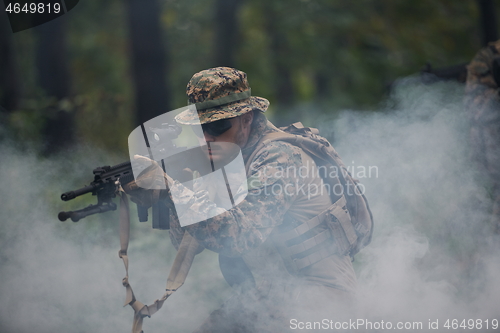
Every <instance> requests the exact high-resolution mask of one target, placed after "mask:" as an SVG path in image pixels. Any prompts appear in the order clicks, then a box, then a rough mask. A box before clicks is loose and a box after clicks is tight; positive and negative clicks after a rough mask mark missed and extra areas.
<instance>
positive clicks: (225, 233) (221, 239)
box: [171, 142, 302, 256]
mask: <svg viewBox="0 0 500 333" xmlns="http://www.w3.org/2000/svg"><path fill="white" fill-rule="evenodd" d="M266 148H267V149H265V150H263V151H262V152H261V153H259V154H258V155H257V156H256V157H255V159H254V161H253V162H252V167H251V173H250V177H249V181H248V195H247V197H246V199H245V200H244V201H242V202H241V203H240V204H238V205H237V206H236V207H233V208H232V209H230V210H227V211H225V212H223V213H221V214H220V215H217V216H215V217H213V218H210V219H208V220H206V221H202V222H199V223H195V224H192V225H189V226H186V227H183V228H182V229H184V230H186V231H188V232H189V233H190V234H191V235H192V236H193V237H194V238H196V239H197V240H198V242H199V243H200V244H201V245H203V246H204V247H205V248H207V249H210V250H212V251H215V252H218V253H221V254H223V255H225V256H240V255H242V254H243V253H245V252H247V251H249V250H251V249H253V248H255V247H257V246H259V245H260V244H262V243H263V242H264V241H265V240H266V239H267V237H268V236H269V234H270V233H271V231H272V229H273V228H274V227H275V226H277V225H279V224H281V223H282V221H283V216H284V214H285V213H286V211H287V210H288V208H289V207H290V205H292V203H293V200H294V198H295V197H296V192H297V191H296V187H297V186H300V185H301V179H300V177H297V175H296V174H295V173H294V172H293V170H298V168H299V167H300V166H301V165H302V158H301V154H300V149H299V148H297V147H294V146H292V145H290V144H287V143H283V142H273V143H271V144H270V145H269V146H268V147H266ZM286 170H289V171H290V170H291V172H288V173H287V172H284V171H286ZM171 191H182V197H183V198H184V199H185V204H186V205H187V206H188V207H187V209H186V211H185V213H184V214H199V213H202V214H205V213H206V212H205V211H207V212H208V210H209V209H214V208H215V207H214V205H215V204H214V203H213V202H211V201H210V200H209V199H208V193H206V192H205V191H200V192H193V191H190V190H189V189H187V188H185V187H184V186H182V185H181V184H179V183H176V184H175V185H174V186H173V187H172V188H171ZM204 192H205V193H204ZM173 227H174V230H173V232H171V236H173V237H174V239H175V238H176V237H175V235H176V234H179V232H178V230H179V226H178V222H177V221H176V222H174V225H173Z"/></svg>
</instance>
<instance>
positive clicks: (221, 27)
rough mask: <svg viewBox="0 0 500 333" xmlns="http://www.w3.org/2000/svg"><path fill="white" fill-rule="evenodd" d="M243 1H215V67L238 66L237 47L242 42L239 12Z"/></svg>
mask: <svg viewBox="0 0 500 333" xmlns="http://www.w3.org/2000/svg"><path fill="white" fill-rule="evenodd" d="M242 3H243V0H217V1H216V2H215V15H214V18H215V21H214V54H215V63H214V67H216V66H227V67H236V62H235V59H234V57H235V49H236V48H237V46H238V45H239V44H240V40H239V19H238V13H239V8H240V7H241V4H242Z"/></svg>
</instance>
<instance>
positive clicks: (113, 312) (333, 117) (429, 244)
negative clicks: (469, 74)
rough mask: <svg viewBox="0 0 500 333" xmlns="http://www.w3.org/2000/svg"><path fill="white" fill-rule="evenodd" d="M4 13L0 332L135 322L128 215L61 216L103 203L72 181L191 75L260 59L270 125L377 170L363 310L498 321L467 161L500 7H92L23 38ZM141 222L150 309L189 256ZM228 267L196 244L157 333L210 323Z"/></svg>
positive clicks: (486, 2)
mask: <svg viewBox="0 0 500 333" xmlns="http://www.w3.org/2000/svg"><path fill="white" fill-rule="evenodd" d="M0 10H1V11H2V13H0V107H1V108H0V175H1V181H2V186H1V187H0V199H1V200H0V212H1V217H0V219H1V221H0V222H1V223H0V245H1V246H2V247H1V250H0V278H1V280H2V284H1V285H0V298H1V299H2V300H3V303H2V305H0V331H1V332H2V333H3V332H9V333H10V332H15V333H19V332H30V331H32V330H33V327H36V328H37V331H38V332H53V331H68V332H69V331H71V332H77V331H81V332H87V331H90V330H93V331H96V332H109V331H117V330H121V331H125V330H126V329H127V330H128V329H129V326H128V325H129V323H130V321H131V310H130V309H126V310H123V309H120V305H122V297H123V290H121V289H123V288H122V286H121V283H120V281H121V279H122V277H123V274H124V272H123V267H122V264H121V262H120V261H119V259H118V258H117V256H116V250H117V249H118V248H119V242H118V230H117V229H118V228H117V223H116V222H117V214H114V213H106V214H99V215H95V216H92V217H87V218H86V219H84V220H83V221H81V222H79V223H77V224H73V223H68V222H65V223H61V222H59V221H58V220H57V213H58V211H61V210H74V209H79V208H83V207H85V206H86V205H89V204H91V203H95V197H92V196H90V195H86V196H83V197H81V198H78V199H77V200H72V201H70V202H62V201H61V200H60V194H61V193H63V192H65V191H68V190H73V189H76V188H80V187H82V186H84V185H87V184H88V183H89V182H90V181H91V180H92V179H93V175H92V173H91V171H92V169H93V168H95V167H97V166H102V165H114V164H117V163H120V162H123V161H124V160H126V159H127V158H128V147H127V137H128V135H129V133H130V132H131V131H132V130H133V129H134V128H135V127H136V126H138V125H139V124H140V123H142V122H144V121H146V120H149V119H151V118H153V117H155V116H157V115H159V114H162V113H165V112H167V111H169V110H172V109H175V108H178V107H181V106H184V105H186V96H185V86H186V84H187V82H188V81H189V79H190V78H191V76H192V75H193V74H194V73H196V72H198V71H200V70H203V69H206V68H210V67H214V66H232V67H236V68H238V69H240V70H243V71H245V72H246V73H247V74H248V78H249V82H250V86H251V87H252V94H253V95H256V96H262V97H265V98H267V99H269V100H270V102H271V107H270V109H269V110H268V112H266V115H267V116H268V117H269V119H271V120H272V121H273V122H274V123H275V124H277V125H288V124H289V123H292V122H295V121H302V122H303V123H304V124H305V125H307V126H312V127H319V128H320V130H321V133H322V134H323V135H325V136H326V137H327V138H328V139H329V140H330V141H331V142H332V143H333V144H334V146H335V147H336V149H337V150H338V151H339V153H340V155H341V156H342V157H343V158H344V162H345V163H346V164H347V166H348V167H353V168H354V167H355V166H376V167H377V170H378V171H379V172H380V175H379V174H378V173H377V175H376V177H375V176H374V177H371V178H370V177H367V178H364V179H361V180H362V183H363V184H365V185H366V189H367V197H368V199H369V201H370V204H371V207H372V210H373V212H374V216H375V222H376V223H375V233H374V238H373V242H372V244H371V245H370V246H368V247H367V248H365V249H364V250H363V251H361V252H360V254H359V255H357V256H356V260H355V263H354V265H355V269H356V272H357V274H358V277H359V286H360V294H361V295H362V299H363V304H362V305H363V309H361V312H360V313H362V314H364V315H365V314H366V316H367V318H370V319H371V318H374V320H380V319H384V320H391V319H392V320H394V321H395V320H403V319H407V318H411V319H414V320H419V321H424V322H426V323H427V320H431V319H432V320H434V319H437V318H439V319H440V320H441V319H442V320H443V321H441V323H444V320H445V319H446V318H453V316H455V318H459V319H469V318H471V319H478V318H480V317H481V318H483V319H486V318H489V319H493V318H496V319H500V317H499V316H498V310H497V309H498V299H500V287H499V285H498V283H497V280H498V278H497V277H498V275H499V274H500V266H499V263H500V260H499V257H498V253H500V251H498V244H500V242H498V236H495V235H494V234H493V233H492V232H491V231H492V228H491V227H492V226H491V224H490V220H491V215H492V214H491V212H492V201H493V200H492V199H493V184H492V181H491V179H489V178H488V177H487V176H486V175H485V174H484V173H483V174H481V171H479V169H478V168H477V166H476V165H475V164H474V163H473V162H472V161H471V160H470V159H469V155H470V146H469V137H468V133H469V132H468V131H469V129H468V126H469V124H468V118H467V117H468V116H467V112H466V111H465V110H464V107H463V104H462V99H463V93H464V81H465V64H467V63H468V62H469V61H470V60H471V59H472V58H473V56H474V54H476V53H477V51H478V50H479V49H480V48H481V47H483V46H485V45H486V44H487V42H489V41H494V40H496V39H498V28H497V21H496V17H497V16H498V14H499V11H500V1H495V0H477V1H476V0H462V1H456V0H420V1H406V0H386V1H377V0H356V1H340V0H286V1H285V0H273V1H268V0H206V1H200V0H183V1H180V0H164V1H159V0H126V1H121V0H106V1H97V0H80V1H79V3H78V4H77V6H76V7H75V8H74V9H72V10H71V11H70V12H68V13H67V14H65V15H63V16H62V17H60V18H58V19H56V20H54V21H51V22H48V23H46V24H43V25H41V26H37V27H34V28H32V29H28V30H24V31H21V32H17V33H12V31H11V30H10V27H9V22H8V20H7V16H6V15H4V14H3V10H4V8H3V4H0ZM429 72H435V73H437V74H438V76H441V78H439V77H437V76H433V75H432V74H429ZM443 78H447V79H452V80H451V81H446V82H443V81H442V79H443ZM495 144H496V143H493V146H495ZM358 177H359V175H358ZM359 178H363V177H359ZM133 214H135V212H133ZM131 235H132V236H131V237H132V241H131V244H130V254H131V262H133V264H131V281H132V283H134V282H135V281H138V283H137V284H134V288H135V289H134V290H135V291H136V294H137V295H140V296H139V298H140V300H141V301H144V302H149V301H152V300H154V299H155V298H158V297H159V296H161V295H160V294H161V290H163V289H164V281H165V279H166V276H167V274H168V267H169V265H170V263H171V262H172V260H173V256H174V253H175V251H174V249H173V247H172V246H171V244H169V242H168V240H166V238H168V237H167V236H166V233H165V232H164V231H158V230H154V231H152V230H151V227H150V224H144V223H142V224H140V223H136V221H134V222H133V223H132V232H131ZM495 237H496V238H495ZM492 244H493V245H492ZM217 265H218V264H217V257H216V255H215V254H214V253H211V252H209V251H204V252H202V253H201V254H200V255H198V256H197V258H196V259H195V263H194V265H193V268H192V272H191V273H190V276H189V277H188V279H187V281H186V285H185V286H184V287H183V289H182V290H180V291H179V292H177V293H176V295H175V296H173V297H172V302H170V303H169V304H167V305H165V307H166V308H167V309H165V310H162V312H163V311H164V315H163V316H162V315H157V316H156V318H153V319H154V321H153V320H151V321H150V322H148V321H147V322H146V325H148V326H147V328H146V329H145V330H146V331H147V332H148V331H150V330H149V328H150V327H155V328H156V331H162V332H163V331H165V329H164V328H165V327H166V326H168V327H169V328H170V329H171V331H173V332H187V331H192V330H194V329H195V328H196V327H197V326H198V325H200V324H201V322H202V321H203V319H204V318H205V317H206V316H207V315H208V314H209V313H210V311H212V310H214V309H216V308H218V307H219V306H220V304H221V303H222V302H223V300H224V299H225V298H226V297H227V296H228V294H229V292H230V288H229V287H228V285H227V284H226V283H225V281H224V279H223V278H222V276H221V274H220V272H219V271H218V267H217ZM200 281H202V282H200ZM167 303H168V302H167ZM26 314H29V315H26ZM412 316H413V317H412ZM495 316H496V317H495ZM149 325H151V326H149Z"/></svg>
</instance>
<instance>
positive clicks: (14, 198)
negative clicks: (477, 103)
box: [0, 80, 500, 333]
mask: <svg viewBox="0 0 500 333" xmlns="http://www.w3.org/2000/svg"><path fill="white" fill-rule="evenodd" d="M462 98H463V86H460V85H457V84H451V83H437V84H434V85H422V84H419V83H415V82H413V81H411V80H408V81H404V82H401V83H400V84H399V85H398V87H397V88H396V89H395V90H394V92H393V94H392V95H391V96H390V98H389V99H388V100H387V102H386V103H385V104H384V105H383V106H382V107H381V110H380V111H378V112H369V113H368V112H365V113H364V112H355V111H345V112H343V113H342V114H341V115H340V116H339V117H337V118H336V119H326V118H322V121H321V122H320V123H321V124H323V126H319V127H320V130H321V133H322V134H323V135H325V136H329V137H333V136H334V138H335V140H334V146H335V147H336V149H337V151H338V152H339V153H340V155H341V156H342V158H343V160H344V162H345V164H346V165H347V166H348V167H349V168H350V170H351V171H352V172H353V173H354V175H355V176H357V177H358V178H360V180H361V182H362V183H363V185H364V187H365V193H366V196H367V198H368V200H369V202H370V205H371V208H372V211H373V214H374V217H375V228H376V229H375V232H374V235H373V241H372V243H371V244H370V245H369V246H368V247H366V248H365V249H364V250H362V251H361V252H360V253H359V254H358V255H357V256H356V260H355V263H354V264H355V269H356V271H357V274H358V284H359V293H358V298H359V304H358V307H357V312H356V313H355V314H353V315H352V320H364V321H365V323H366V322H367V321H371V322H372V327H369V326H368V327H367V326H359V327H357V330H358V331H370V330H371V331H379V332H383V331H386V330H387V329H382V328H377V326H376V323H380V322H381V321H384V323H387V322H391V323H392V325H393V326H395V325H396V323H398V322H403V323H407V322H411V323H413V322H421V323H422V328H418V327H417V328H412V329H413V330H414V331H419V332H425V331H431V330H430V329H429V325H430V324H431V323H432V324H434V323H435V322H436V321H438V325H439V330H444V329H445V328H443V325H444V324H445V322H446V320H447V319H450V325H451V320H453V319H457V320H458V323H459V324H460V322H462V320H464V319H465V320H466V321H467V320H469V319H473V320H477V319H481V320H483V321H482V328H481V330H482V331H485V325H486V324H485V321H484V320H486V319H488V320H489V323H490V324H489V325H490V327H491V320H492V319H497V320H500V310H498V309H499V308H500V307H499V305H500V304H499V303H500V301H499V300H500V286H499V284H498V283H497V282H496V281H497V276H499V274H500V258H499V257H500V254H499V253H500V251H499V244H500V240H499V239H498V236H495V235H493V234H492V233H491V232H490V226H489V225H488V221H489V217H490V205H491V204H490V199H489V193H488V186H489V184H488V180H487V179H486V178H484V177H483V176H482V175H480V174H478V172H477V171H476V167H475V165H474V164H473V163H472V162H471V161H470V159H469V155H470V154H469V153H470V152H469V145H468V124H467V117H466V114H465V111H464V109H463V106H462ZM298 120H300V119H298ZM313 125H316V124H313ZM0 154H1V156H2V157H1V160H2V162H1V163H0V175H1V179H2V186H1V187H0V197H1V201H0V210H1V213H2V214H1V220H2V221H1V223H0V241H1V245H2V247H1V250H0V281H1V283H0V299H1V300H2V302H1V304H0V332H2V333H24V332H32V331H37V332H40V333H43V332H54V331H57V332H89V331H93V332H125V331H130V326H131V323H132V314H133V311H132V309H130V308H128V307H127V308H122V307H121V306H122V305H123V301H124V298H125V292H124V288H123V287H122V286H121V279H122V278H123V277H124V275H125V270H124V268H123V264H122V262H121V260H120V259H119V258H118V249H119V239H118V230H117V224H118V216H117V213H116V212H110V213H106V214H101V215H100V216H92V217H87V218H85V219H84V220H82V221H80V222H78V223H72V222H64V223H61V222H59V221H58V220H57V218H56V216H57V212H58V211H60V210H71V209H77V208H82V207H84V206H86V205H88V204H90V203H92V202H93V200H95V198H91V196H90V195H87V196H88V198H77V199H75V200H73V201H72V202H68V203H64V202H62V201H60V199H59V195H60V194H61V193H62V192H65V191H68V190H71V189H75V188H77V187H81V186H83V185H86V184H87V183H89V182H90V181H91V180H92V174H91V170H92V169H93V168H95V167H96V166H100V165H103V164H109V165H113V164H116V163H119V162H121V161H122V159H123V160H124V159H125V157H120V156H115V155H110V154H109V153H107V152H102V151H100V152H96V151H95V150H93V149H91V148H90V147H79V148H78V149H77V150H76V151H74V152H72V153H69V154H68V155H65V156H61V157H57V158H53V159H51V160H42V159H40V158H37V157H36V155H35V154H34V153H33V152H30V151H29V150H27V149H26V148H24V149H21V148H18V146H17V145H14V144H11V143H5V142H4V143H3V144H2V145H1V146H0ZM370 167H371V169H370ZM363 170H364V171H363ZM369 170H371V172H368V171H369ZM132 214H134V212H132ZM174 252H175V251H174V249H173V247H172V246H171V245H170V240H169V239H168V233H167V232H165V231H159V230H152V229H151V226H150V224H149V223H139V222H136V221H134V222H133V223H132V231H131V243H130V246H129V256H130V262H131V264H130V281H131V284H132V287H133V288H134V291H135V294H136V296H137V297H138V299H139V300H140V301H142V302H144V303H152V302H153V301H154V300H155V299H156V298H159V297H161V295H162V294H163V290H164V287H165V283H166V278H167V275H168V270H169V267H170V265H171V263H172V261H173V258H174ZM229 294H230V288H229V286H227V284H226V283H225V282H224V280H223V278H222V275H221V274H220V272H219V268H218V263H217V258H216V255H215V254H214V253H210V252H209V251H204V252H202V253H201V254H200V255H198V256H197V257H196V259H195V262H194V264H193V267H192V270H191V272H190V275H189V276H188V278H187V281H186V284H185V285H184V286H183V287H182V288H181V289H180V290H179V291H177V293H176V294H174V295H173V296H172V297H171V298H169V300H168V301H167V302H166V303H165V305H164V306H163V308H162V309H161V310H160V312H159V313H157V314H156V315H155V316H153V317H152V318H151V319H145V321H144V330H145V332H190V331H192V330H194V329H195V328H197V327H198V326H199V325H200V324H201V323H202V322H203V320H204V319H205V318H206V317H207V316H208V315H209V313H210V312H211V311H213V310H214V309H217V308H218V307H219V306H220V305H221V303H222V302H223V301H224V299H226V298H227V297H228V295H229ZM326 306H327V305H326V304H325V307H326ZM290 319H292V318H290ZM296 319H297V320H298V321H308V320H313V319H312V318H311V319H308V318H307V316H306V315H304V316H303V317H301V318H296ZM327 319H332V320H335V313H333V312H332V314H331V318H327ZM359 323H361V322H359ZM474 323H476V322H474ZM474 325H476V324H474ZM373 326H374V327H373ZM475 328H477V327H476V326H475ZM288 329H289V327H285V328H283V331H287V330H288ZM296 330H298V329H296ZM342 330H344V331H348V330H351V329H340V330H339V331H342ZM392 330H394V327H392ZM407 330H409V329H407ZM332 331H334V330H332Z"/></svg>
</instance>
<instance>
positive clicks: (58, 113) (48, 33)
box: [34, 17, 75, 155]
mask: <svg viewBox="0 0 500 333" xmlns="http://www.w3.org/2000/svg"><path fill="white" fill-rule="evenodd" d="M65 19H66V17H60V18H58V19H55V20H54V21H51V22H48V23H45V24H43V25H41V26H39V27H36V28H34V30H35V32H36V34H37V49H36V68H37V73H38V84H39V85H40V87H41V88H42V89H43V91H44V92H45V94H46V95H47V96H48V97H55V98H56V99H57V101H60V100H61V99H64V98H68V97H69V96H70V92H71V82H70V74H69V70H68V60H67V52H66V29H65V26H66V25H65ZM45 112H46V113H47V114H46V119H47V120H46V123H45V126H44V130H43V135H44V139H45V140H44V147H43V153H44V154H45V155H50V154H53V153H56V152H58V151H61V150H62V149H64V148H67V147H69V146H70V145H71V144H73V143H74V138H75V133H74V132H75V126H74V117H73V113H72V110H61V109H59V108H58V106H57V105H54V106H52V107H49V108H48V109H46V110H45Z"/></svg>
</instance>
